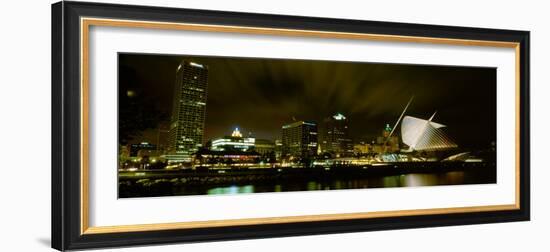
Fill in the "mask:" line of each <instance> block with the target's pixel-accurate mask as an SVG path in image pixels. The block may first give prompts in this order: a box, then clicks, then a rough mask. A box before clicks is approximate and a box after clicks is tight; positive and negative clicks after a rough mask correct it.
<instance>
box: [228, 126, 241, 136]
mask: <svg viewBox="0 0 550 252" xmlns="http://www.w3.org/2000/svg"><path fill="white" fill-rule="evenodd" d="M231 136H232V137H243V134H241V132H240V131H239V128H235V130H234V131H233V133H231Z"/></svg>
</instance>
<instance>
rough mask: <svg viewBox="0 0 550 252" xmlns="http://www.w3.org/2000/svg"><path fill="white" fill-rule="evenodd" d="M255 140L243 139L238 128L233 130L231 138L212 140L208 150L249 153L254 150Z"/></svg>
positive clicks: (250, 138) (251, 138)
mask: <svg viewBox="0 0 550 252" xmlns="http://www.w3.org/2000/svg"><path fill="white" fill-rule="evenodd" d="M255 142H256V139H255V138H253V137H243V135H242V134H241V132H240V131H239V128H235V130H234V131H233V133H231V136H224V137H221V138H216V139H213V140H212V142H211V147H210V150H213V151H249V150H252V149H254V146H255V145H254V144H255Z"/></svg>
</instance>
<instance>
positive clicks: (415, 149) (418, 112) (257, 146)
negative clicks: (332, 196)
mask: <svg viewBox="0 0 550 252" xmlns="http://www.w3.org/2000/svg"><path fill="white" fill-rule="evenodd" d="M496 96H497V93H496V68H489V67H463V66H437V65H411V64H389V63H376V62H346V61H320V60H305V59H270V58H239V57H219V56H199V55H158V54H136V53H119V54H118V153H117V154H118V165H117V169H118V197H119V198H133V197H157V196H185V195H223V194H243V193H276V192H292V191H319V190H344V189H345V190H351V189H369V188H396V187H416V186H434V187H433V190H437V186H442V185H448V186H452V185H466V184H490V183H496V174H497V171H496V165H497V164H496V149H497V143H496V119H497V118H496V112H497V110H496V109H497V108H496Z"/></svg>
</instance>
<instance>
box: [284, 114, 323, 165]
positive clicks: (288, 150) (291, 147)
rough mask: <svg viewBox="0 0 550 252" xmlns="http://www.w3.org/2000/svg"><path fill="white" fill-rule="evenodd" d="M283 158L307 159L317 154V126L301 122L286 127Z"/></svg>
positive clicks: (312, 123)
mask: <svg viewBox="0 0 550 252" xmlns="http://www.w3.org/2000/svg"><path fill="white" fill-rule="evenodd" d="M282 128H283V139H282V140H283V141H282V144H283V145H282V147H283V148H282V156H283V157H295V158H307V157H311V156H314V155H315V154H316V153H317V124H316V123H314V122H305V121H299V122H294V123H291V124H287V125H284V126H283V127H282Z"/></svg>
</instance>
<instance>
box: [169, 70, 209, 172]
mask: <svg viewBox="0 0 550 252" xmlns="http://www.w3.org/2000/svg"><path fill="white" fill-rule="evenodd" d="M207 86H208V66H206V65H202V64H198V63H195V62H190V61H185V60H184V61H182V62H181V63H180V64H179V66H178V68H177V70H176V85H175V89H174V98H173V109H172V118H171V122H170V136H169V146H170V153H171V155H169V156H167V157H168V159H169V160H171V161H173V162H174V161H175V162H181V161H183V162H187V161H190V160H191V155H192V154H193V153H194V152H196V151H197V150H198V149H199V148H200V147H202V143H203V135H204V120H205V117H206V96H207Z"/></svg>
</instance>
